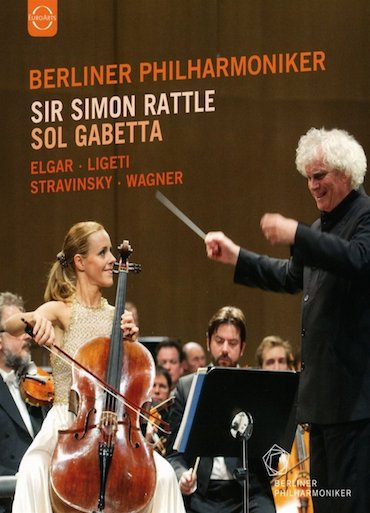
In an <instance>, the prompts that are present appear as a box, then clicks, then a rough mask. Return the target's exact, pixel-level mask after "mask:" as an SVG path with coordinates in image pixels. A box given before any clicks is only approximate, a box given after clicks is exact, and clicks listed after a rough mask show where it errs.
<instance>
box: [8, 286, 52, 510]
mask: <svg viewBox="0 0 370 513" xmlns="http://www.w3.org/2000/svg"><path fill="white" fill-rule="evenodd" d="M18 312H24V303H23V299H22V298H21V297H20V296H19V295H17V294H13V293H11V292H1V293H0V330H1V332H0V376H1V378H0V453H1V462H0V475H1V476H12V475H14V476H15V474H16V473H17V472H18V467H19V464H20V462H21V459H22V457H23V455H24V453H25V452H26V450H27V448H28V447H29V445H30V444H31V442H32V440H33V438H34V436H35V435H36V434H37V433H38V432H39V430H40V427H41V424H42V421H43V420H44V417H45V414H46V409H45V408H40V407H37V406H32V405H29V404H27V403H26V402H25V400H24V397H23V396H22V393H21V390H20V372H21V371H22V370H23V369H24V368H26V367H27V365H28V364H29V363H30V362H31V337H30V336H29V335H27V334H26V333H22V334H21V335H20V336H17V337H14V336H12V335H11V334H10V333H7V332H6V331H5V330H4V323H5V322H6V320H7V319H8V318H9V317H10V316H12V315H14V314H15V313H18ZM11 503H12V498H11V497H7V498H0V512H1V513H10V511H11Z"/></svg>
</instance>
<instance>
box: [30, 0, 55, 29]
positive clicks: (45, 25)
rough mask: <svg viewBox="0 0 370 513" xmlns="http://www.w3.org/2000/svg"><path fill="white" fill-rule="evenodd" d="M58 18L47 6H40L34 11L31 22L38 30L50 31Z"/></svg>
mask: <svg viewBox="0 0 370 513" xmlns="http://www.w3.org/2000/svg"><path fill="white" fill-rule="evenodd" d="M55 20H56V16H55V15H54V14H53V11H52V10H51V9H50V7H48V6H47V5H38V6H37V7H35V9H34V10H33V11H32V15H31V20H30V21H31V22H32V25H33V26H34V27H35V28H36V29H37V30H49V29H50V27H51V26H52V24H53V22H54V21H55Z"/></svg>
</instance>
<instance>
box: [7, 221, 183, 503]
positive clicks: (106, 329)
mask: <svg viewBox="0 0 370 513" xmlns="http://www.w3.org/2000/svg"><path fill="white" fill-rule="evenodd" d="M115 260H116V259H115V257H114V256H113V254H112V253H111V241H110V237H109V235H108V233H107V232H106V230H105V229H104V227H103V226H102V225H101V224H99V223H96V222H92V221H88V222H81V223H77V224H75V225H73V226H72V227H71V228H70V230H69V231H68V233H67V235H66V237H65V239H64V243H63V249H62V251H61V252H60V253H58V255H57V260H56V261H55V263H54V264H53V266H52V267H51V270H50V273H49V279H48V283H47V286H46V290H45V296H44V297H45V301H46V302H45V303H44V304H42V305H41V306H40V307H39V308H37V309H36V310H35V311H31V312H25V313H22V314H16V315H13V316H12V317H10V318H9V319H7V320H6V323H5V326H4V329H5V330H6V331H8V332H10V333H12V334H13V335H15V336H21V335H22V333H23V332H24V328H25V324H24V320H25V321H27V322H28V323H29V324H30V325H31V326H32V329H33V338H34V341H35V342H36V343H37V344H39V345H46V346H50V347H53V345H58V346H61V347H62V348H63V350H64V351H65V352H67V353H69V354H71V355H73V354H74V353H75V351H76V350H77V349H78V348H79V346H81V344H83V343H84V342H86V341H89V340H92V339H95V338H96V337H97V336H110V334H111V330H112V321H113V316H114V307H113V306H111V305H109V304H108V302H107V300H106V299H105V298H104V297H103V295H102V291H103V289H105V288H107V287H111V286H112V284H113V266H114V263H115ZM121 329H122V331H123V335H124V338H125V340H135V339H136V337H137V333H138V328H137V326H136V325H135V323H134V322H133V317H132V314H131V313H129V312H127V311H126V312H124V313H123V315H122V318H121ZM51 363H52V369H53V376H54V381H55V401H54V405H53V407H52V408H51V410H50V411H49V413H48V415H47V417H46V419H45V421H44V423H43V426H42V429H41V431H40V432H39V433H38V435H37V436H36V438H35V439H34V441H33V443H32V444H31V446H30V447H29V449H28V451H27V452H26V454H25V456H24V457H23V459H22V462H21V465H20V468H19V476H18V481H17V486H16V493H15V499H14V505H13V513H26V512H27V513H52V507H51V500H50V494H49V478H48V475H49V466H50V461H51V458H52V454H53V451H54V448H55V447H56V443H57V436H58V430H59V429H66V428H67V427H68V426H70V425H71V423H72V422H73V420H74V416H73V414H72V413H71V412H69V411H68V403H69V392H70V388H71V383H72V372H71V368H70V366H69V365H67V363H66V362H65V361H64V360H62V359H60V358H58V357H57V356H56V354H54V353H53V354H52V359H51ZM154 462H155V470H156V487H155V491H154V496H153V498H152V501H151V503H150V504H149V506H148V507H147V508H146V511H148V512H149V511H150V512H153V513H159V512H160V513H183V512H184V506H183V501H182V497H181V494H180V492H179V490H178V485H177V481H176V477H175V474H174V472H173V469H172V467H171V465H170V464H169V463H168V462H167V461H166V460H165V459H164V458H162V457H161V456H160V455H159V454H158V453H156V452H155V453H154ZM122 471H124V462H123V463H122Z"/></svg>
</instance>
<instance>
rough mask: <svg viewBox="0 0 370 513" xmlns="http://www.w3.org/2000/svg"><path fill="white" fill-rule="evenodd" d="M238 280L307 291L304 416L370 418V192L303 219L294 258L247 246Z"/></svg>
mask: <svg viewBox="0 0 370 513" xmlns="http://www.w3.org/2000/svg"><path fill="white" fill-rule="evenodd" d="M234 279H235V281H236V282H237V283H242V284H245V285H248V286H252V287H259V288H262V289H266V290H272V291H276V292H289V293H296V292H300V291H302V290H303V300H302V316H301V319H302V329H301V341H302V372H301V377H300V382H299V391H298V393H299V395H298V412H297V420H298V422H313V423H319V424H333V423H340V422H349V421H355V420H361V419H367V418H370V198H369V197H368V196H367V195H365V194H364V193H360V192H356V191H352V192H351V193H350V194H349V195H348V196H347V197H346V198H345V199H344V200H343V201H342V202H341V203H340V204H339V205H338V206H337V207H336V208H335V209H334V210H333V211H332V212H330V213H328V214H323V215H322V216H321V218H320V219H319V220H317V221H316V222H315V223H314V224H313V225H312V226H311V227H309V226H305V225H303V224H299V225H298V229H297V233H296V237H295V243H294V247H293V248H292V257H291V258H290V259H289V260H283V259H275V258H271V257H268V256H263V255H258V254H256V253H253V252H251V251H247V250H244V249H242V250H241V251H240V254H239V259H238V262H237V265H236V269H235V275H234Z"/></svg>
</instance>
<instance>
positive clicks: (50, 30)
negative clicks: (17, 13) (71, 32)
mask: <svg viewBox="0 0 370 513" xmlns="http://www.w3.org/2000/svg"><path fill="white" fill-rule="evenodd" d="M57 32H58V0H28V33H29V35H30V36H32V37H53V36H55V35H56V33H57Z"/></svg>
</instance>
